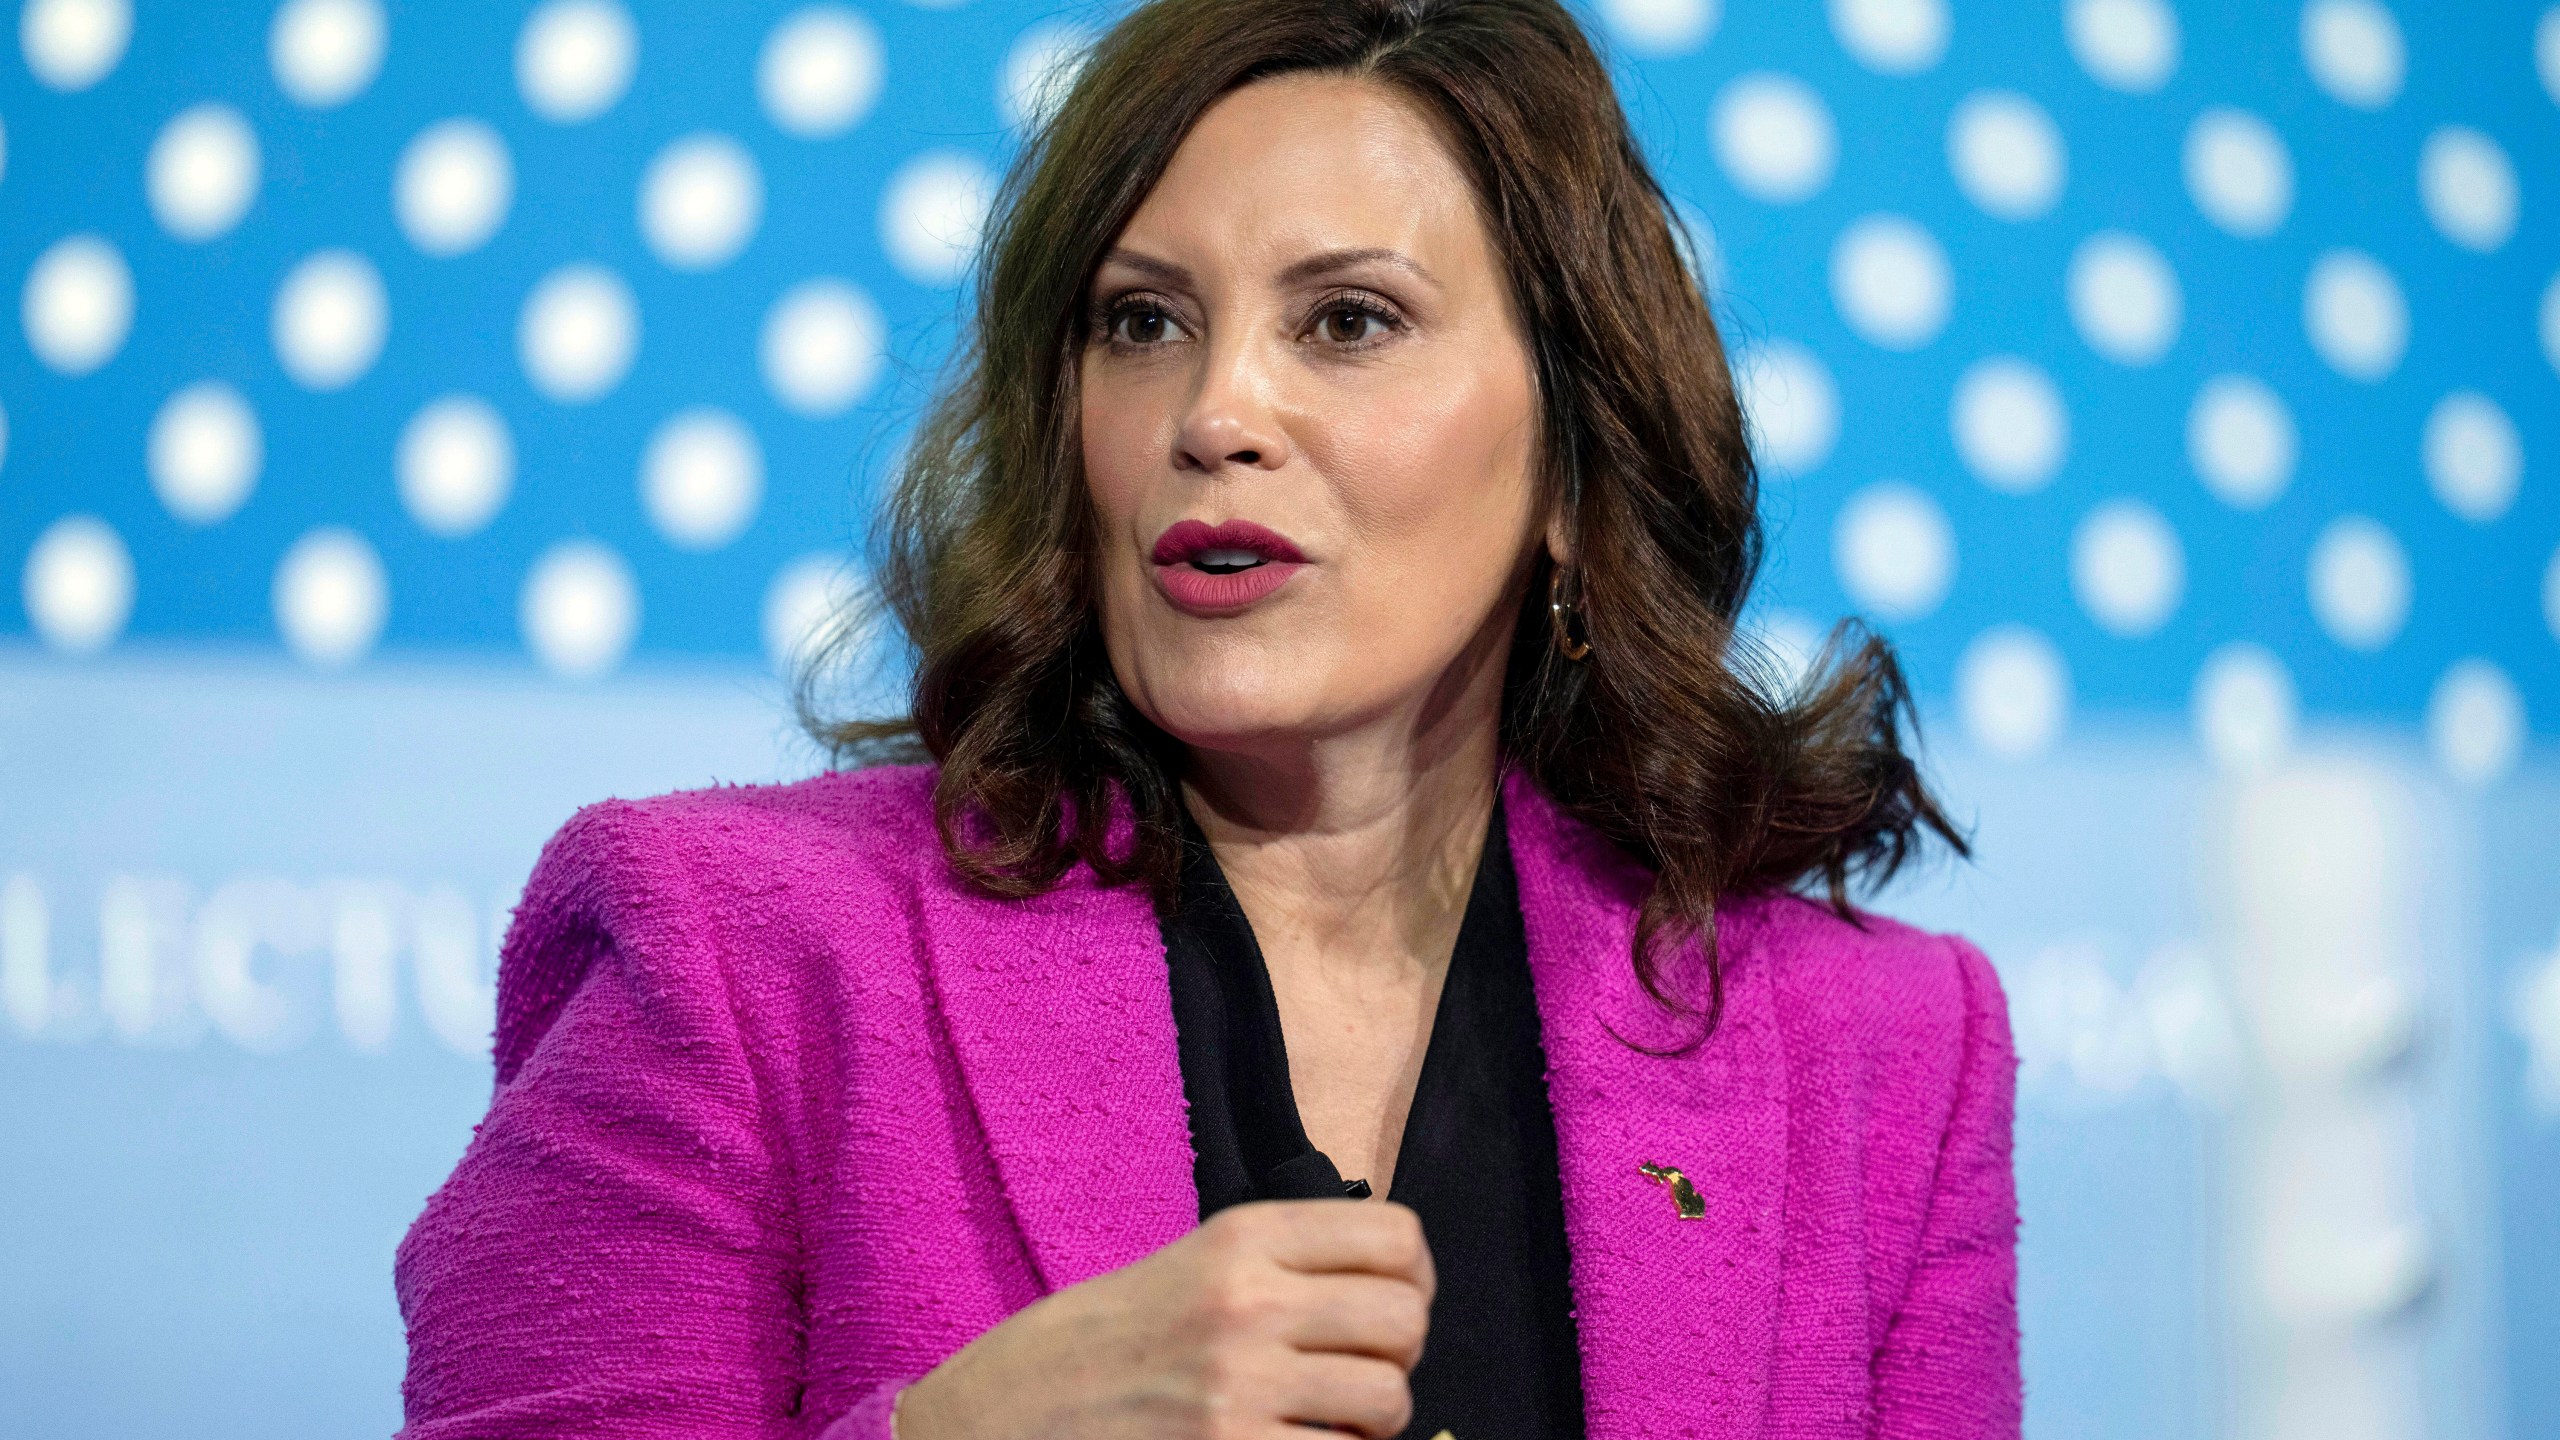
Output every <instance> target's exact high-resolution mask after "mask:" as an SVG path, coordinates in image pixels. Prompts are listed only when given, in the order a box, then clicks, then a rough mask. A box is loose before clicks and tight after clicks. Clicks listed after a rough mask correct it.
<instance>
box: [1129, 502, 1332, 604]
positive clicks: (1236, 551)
mask: <svg viewBox="0 0 2560 1440" xmlns="http://www.w3.org/2000/svg"><path fill="white" fill-rule="evenodd" d="M1148 558H1149V559H1151V560H1153V561H1154V562H1155V567H1156V588H1157V589H1159V590H1161V591H1163V592H1164V597H1165V598H1166V599H1167V600H1170V601H1172V602H1173V603H1174V606H1175V607H1176V608H1177V609H1181V610H1185V611H1188V612H1190V613H1192V614H1194V615H1232V614H1234V613H1236V612H1237V611H1240V610H1243V609H1245V608H1246V607H1248V606H1251V605H1252V604H1254V603H1255V602H1256V601H1259V600H1261V599H1262V598H1263V597H1265V596H1267V595H1269V594H1271V593H1272V592H1273V591H1275V590H1277V589H1279V588H1280V587H1281V586H1283V585H1285V584H1287V583H1289V577H1290V576H1292V575H1295V574H1297V573H1298V572H1299V571H1300V570H1303V569H1305V568H1306V564H1307V557H1306V556H1304V555H1302V554H1300V553H1299V551H1298V547H1297V546H1295V545H1293V544H1291V543H1289V537H1288V536H1286V535H1283V534H1280V533H1279V532H1278V531H1276V530H1270V529H1266V528H1264V527H1263V526H1260V525H1256V524H1254V523H1253V522H1252V521H1250V520H1229V521H1226V522H1225V523H1223V524H1218V525H1211V524H1209V523H1208V522H1206V521H1203V520H1181V521H1177V522H1175V523H1174V524H1173V525H1171V526H1169V527H1167V528H1166V530H1165V532H1164V533H1163V534H1162V535H1159V536H1157V537H1156V545H1155V550H1154V552H1153V553H1152V554H1151V555H1150V556H1149V557H1148Z"/></svg>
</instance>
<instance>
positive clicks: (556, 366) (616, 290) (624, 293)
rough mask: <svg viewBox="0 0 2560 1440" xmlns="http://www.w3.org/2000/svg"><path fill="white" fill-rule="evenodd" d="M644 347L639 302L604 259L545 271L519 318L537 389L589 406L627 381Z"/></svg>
mask: <svg viewBox="0 0 2560 1440" xmlns="http://www.w3.org/2000/svg"><path fill="white" fill-rule="evenodd" d="M639 348H640V307H639V304H638V302H637V301H635V300H633V299H632V298H631V287H630V286H628V285H625V284H623V283H622V277H621V276H619V275H616V274H614V273H613V272H612V271H610V270H607V269H605V268H604V267H603V266H601V265H590V264H584V263H581V264H574V265H563V266H561V267H560V268H559V269H557V270H554V271H552V272H551V273H550V274H548V275H545V276H543V277H542V280H541V282H540V283H539V284H536V285H535V286H534V287H533V293H531V294H529V295H527V296H526V297H525V300H524V310H523V311H522V313H521V314H519V315H518V316H517V319H516V357H517V359H519V360H520V361H522V362H523V364H524V373H525V378H527V379H529V380H531V381H532V382H533V388H534V389H536V390H539V391H541V392H542V393H543V394H544V395H547V396H549V397H550V398H552V399H554V400H557V401H559V402H560V403H561V404H563V405H583V404H585V403H586V402H588V401H590V400H595V399H598V398H600V397H602V396H604V395H606V394H608V393H610V392H611V391H612V390H613V388H614V387H615V386H617V385H620V384H621V383H622V377H624V376H625V375H628V374H630V373H631V360H632V357H633V355H634V354H636V353H637V352H638V350H639Z"/></svg>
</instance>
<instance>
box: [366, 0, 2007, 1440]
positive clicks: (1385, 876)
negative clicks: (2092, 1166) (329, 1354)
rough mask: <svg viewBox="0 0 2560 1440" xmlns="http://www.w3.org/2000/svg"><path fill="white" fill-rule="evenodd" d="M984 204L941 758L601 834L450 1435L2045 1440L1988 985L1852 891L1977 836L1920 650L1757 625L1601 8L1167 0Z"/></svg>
mask: <svg viewBox="0 0 2560 1440" xmlns="http://www.w3.org/2000/svg"><path fill="white" fill-rule="evenodd" d="M990 235H991V238H990V241H989V249H988V260H987V265H988V268H987V271H986V274H985V277H984V283H983V286H982V291H981V301H980V305H981V308H980V312H979V315H978V320H977V326H976V332H975V337H974V349H973V360H974V366H973V368H972V369H970V370H969V371H968V372H966V376H965V379H964V380H963V382H962V383H961V384H959V385H958V386H956V387H955V388H954V389H953V391H952V392H951V393H950V394H949V395H948V396H947V397H946V398H945V400H944V401H943V402H942V404H941V406H940V408H939V409H938V410H937V412H936V413H935V415H934V416H933V418H932V420H931V421H930V423H929V424H928V425H927V427H926V428H925V430H924V431H923V433H922V435H921V437H920V439H919V441H918V443H917V445H916V446H915V447H914V449H913V452H912V458H911V459H910V460H909V462H908V463H907V466H906V469H905V472H904V474H903V476H902V478H901V484H900V487H899V489H898V493H897V497H896V502H895V504H894V505H893V507H892V509H891V510H890V512H889V513H888V515H887V516H886V517H885V521H884V527H883V528H884V532H885V534H886V536H887V537H888V539H889V542H890V547H891V551H892V553H891V555H890V557H889V563H888V564H887V565H886V566H885V576H886V582H885V590H886V593H887V594H888V595H889V597H890V599H891V601H892V602H893V604H894V606H895V609H896V611H897V614H898V616H899V618H900V620H901V621H902V623H903V624H904V626H905V628H906V631H907V634H908V636H909V637H910V639H911V640H912V641H913V643H914V645H915V647H916V649H917V652H918V669H917V675H916V680H915V685H914V691H913V696H912V701H913V711H912V716H911V718H910V719H908V720H905V721H901V722H898V723H896V724H886V723H875V724H847V725H841V726H833V727H825V728H824V733H825V734H827V736H828V737H829V738H830V739H832V740H834V741H835V742H837V743H838V744H839V745H840V746H842V747H844V749H845V750H846V751H848V752H849V753H851V754H854V755H857V756H860V757H863V758H866V759H871V760H875V761H877V760H880V759H882V758H883V756H884V754H885V753H886V752H887V751H891V750H894V749H896V748H897V747H898V746H900V745H902V744H903V745H906V746H908V747H910V748H913V749H920V750H921V751H922V752H923V753H924V754H925V755H926V756H927V757H929V761H928V763H921V764H887V763H874V764H871V765H869V766H868V767H867V768H860V769H854V770H849V771H845V772H841V773H837V774H832V775H828V776H824V777H822V778H819V779H816V780H811V781H807V782H804V783H801V784H796V785H784V786H774V787H748V788H727V789H715V790H710V791H702V792H694V793H688V794H680V795H672V796H667V797H663V798H660V799H656V800H651V801H646V802H642V803H638V804H628V803H622V802H607V803H605V804H601V805H597V806H594V807H592V808H590V809H587V810H585V811H582V812H581V813H580V814H579V815H578V816H577V817H576V818H575V819H574V820H572V821H571V822H570V823H569V824H568V825H567V826H566V827H565V828H564V829H563V830H562V831H561V832H560V834H559V835H558V836H557V837H556V838H555V839H554V840H553V841H552V843H551V844H550V846H549V847H548V849H547V850H546V851H545V853H544V855H543V857H542V860H541V862H540V864H539V865H538V866H537V868H536V870H535V872H534V875H533V877H532V880H531V883H530V885H529V887H528V889H527V891H526V893H525V898H524V901H523V904H522V905H521V907H520V908H519V909H518V911H517V914H516V918H515V922H514V925H513V928H512V930H511V931H510V933H509V936H508V939H507V943H506V946H505V949H504V955H503V965H502V970H501V975H500V984H499V1015H498V1030H497V1041H496V1061H497V1074H498V1088H497V1091H496V1094H495V1096H494V1098H493V1100H492V1102H491V1105H490V1110H489V1115H488V1118H487V1120H486V1121H485V1122H484V1123H483V1124H482V1126H481V1127H480V1129H479V1131H478V1133H477V1134H476V1136H475V1138H474V1139H473V1142H472V1144H471V1147H470V1149H469V1152H468V1153H467V1154H466V1155H465V1156H464V1157H463V1160H462V1162H461V1164H460V1166H459V1168H458V1169H457V1170H456V1171H455V1173H454V1175H453V1177H452V1179H451V1180H450V1181H449V1182H448V1183H447V1184H446V1185H445V1186H444V1188H443V1189H442V1190H441V1191H439V1192H438V1193H437V1195H436V1196H435V1197H434V1198H433V1199H432V1200H431V1201H430V1203H429V1205H428V1207H427V1209H426V1212H425V1213H424V1214H423V1215H422V1216H421V1217H420V1218H419V1220H418V1221H417V1223H416V1225H415V1226H414V1227H413V1228H412V1230H411V1231H410V1233H409V1235H408V1237H407V1239H406V1241H405V1242H404V1243H403V1245H402V1248H401V1253H400V1256H399V1263H398V1283H399V1292H400V1300H401V1305H402V1309H403V1312H404V1314H405V1315H406V1317H407V1320H408V1324H409V1335H410V1346H411V1349H410V1365H409V1375H408V1382H407V1385H406V1387H405V1394H406V1399H407V1404H408V1415H409V1422H410V1423H409V1426H408V1428H407V1430H406V1431H404V1434H406V1435H408V1436H410V1437H414V1440H448V1437H464V1436H517V1435H536V1434H538V1435H607V1434H611V1435H644V1436H656V1435H668V1436H673V1435H687V1436H691V1435H731V1436H784V1435H823V1436H826V1437H829V1440H857V1437H863V1440H878V1437H886V1436H892V1435H894V1436H895V1437H897V1440H943V1437H960V1436H968V1437H1065V1436H1115V1437H1116V1436H1151V1437H1152V1436H1162V1437H1176V1436H1181V1437H1191V1436H1210V1435H1217V1436H1229V1435H1275V1436H1276V1435H1286V1434H1290V1433H1296V1432H1297V1430H1298V1428H1299V1427H1303V1426H1309V1425H1312V1426H1315V1427H1318V1428H1334V1429H1339V1430H1347V1431H1352V1432H1356V1433H1359V1434H1363V1435H1368V1436H1373V1437H1385V1436H1393V1435H1398V1434H1403V1433H1412V1434H1415V1435H1417V1436H1429V1435H1433V1434H1436V1433H1440V1432H1444V1431H1445V1432H1448V1433H1451V1434H1454V1435H1455V1436H1457V1437H1460V1440H1496V1437H1502V1436H1532V1435H1534V1436H1555V1435H1582V1434H1589V1435H1592V1436H1595V1437H1598V1436H1608V1437H1621V1436H1623V1437H1634V1436H1651V1435H1714V1436H1742V1435H1761V1434H1777V1435H1786V1436H1848V1435H1876V1434H1880V1435H1889V1436H1916V1435H1948V1436H1955V1435H1963V1436H1982V1435H1999V1434H2014V1433H2015V1432H2016V1430H2017V1428H2018V1404H2019V1394H2018V1374H2017V1349H2016V1346H2017V1333H2016V1320H2015V1316H2016V1300H2015V1278H2014V1277H2015V1269H2014V1261H2013V1245H2014V1227H2015V1214H2014V1206H2013V1201H2012V1187H2011V1181H2010V1170H2009V1125H2010V1097H2011V1093H2012V1086H2013V1062H2012V1060H2011V1057H2010V1049H2009V1043H2008V1035H2007V1028H2006V1022H2005V1018H2004V1012H2003V1008H2002V1001H2001V997H2000V992H1999V989H1998V985H1997V982H1996V981H1995V979H1994V977H1993V975H1992V972H1991V969H1990V967H1989V966H1988V965H1987V964H1986V963H1985V962H1984V960H1983V958H1982V957H1981V955H1980V954H1979V953H1977V952H1976V951H1974V950H1973V949H1972V948H1971V947H1969V946H1967V945H1966V944H1964V943H1963V942H1962V941H1960V940H1956V939H1953V938H1950V937H1940V936H1933V935H1928V934H1924V933H1921V932H1918V931H1914V930H1910V929H1907V928H1904V927H1901V926H1897V925H1895V924H1893V923H1891V922H1888V921H1884V920H1879V919H1869V918H1865V917H1860V916H1857V915H1856V914H1855V913H1854V912H1853V911H1852V910H1851V909H1850V908H1849V905H1848V902H1847V900H1846V898H1845V894H1846V885H1847V883H1848V881H1849V880H1850V879H1851V878H1853V877H1854V876H1858V875H1860V874H1887V873H1890V872H1891V870H1892V869H1893V867H1894V866H1895V865H1897V864H1898V863H1900V862H1901V861H1902V860H1903V859H1904V857H1905V856H1906V855H1907V854H1908V853H1909V852H1910V851H1911V850H1912V849H1913V847H1914V846H1915V845H1916V844H1917V843H1919V841H1920V840H1921V839H1922V838H1924V836H1925V835H1927V834H1929V833H1935V834H1937V835H1939V836H1941V837H1943V838H1944V839H1945V840H1947V841H1948V842H1949V843H1951V844H1956V841H1955V837H1954V836H1953V835H1952V834H1951V833H1950V832H1949V831H1948V828H1947V826H1946V824H1945V822H1944V820H1943V819H1942V818H1941V817H1940V815H1939V812H1938V810H1937V807H1936V806H1935V804H1934V803H1933V802H1932V800H1931V799H1930V797H1929V795H1928V794H1927V792H1926V791H1925V790H1924V789H1923V787H1922V786H1921V784H1920V782H1919V780H1918V779H1917V776H1916V772H1915V769H1914V767H1913V765H1912V762H1911V761H1910V759H1909V758H1908V757H1907V756H1906V754H1905V753H1904V751H1903V749H1902V746H1901V743H1900V739H1899V729H1898V726H1899V723H1900V722H1901V721H1902V720H1903V719H1905V718H1907V715H1906V712H1907V708H1908V704H1907V701H1906V699H1905V697H1904V693H1903V691H1902V688H1901V682H1900V680H1899V677H1898V675H1897V673H1896V671H1895V669H1894V665H1893V661H1892V659H1891V656H1890V655H1889V653H1888V652H1887V651H1886V650H1885V649H1884V648H1883V647H1882V646H1881V645H1880V644H1878V643H1876V642H1873V641H1868V642H1866V643H1864V644H1860V645H1848V644H1836V645H1835V646H1834V647H1833V650H1832V652H1831V656H1830V658H1829V659H1828V660H1827V662H1826V663H1825V664H1824V666H1823V667H1822V668H1821V669H1820V670H1819V671H1818V673H1817V674H1816V676H1815V677H1814V678H1813V679H1812V680H1810V681H1808V682H1806V683H1804V684H1802V685H1799V686H1796V687H1793V688H1782V687H1779V686H1776V685H1774V684H1772V683H1770V682H1768V681H1767V680H1766V679H1765V677H1764V676H1763V675H1762V672H1761V669H1760V667H1758V666H1756V665H1755V664H1754V663H1753V662H1752V661H1751V660H1750V657H1749V655H1748V652H1747V651H1746V649H1745V648H1744V645H1743V641H1742V640H1741V637H1740V636H1739V635H1738V634H1737V632H1736V630H1735V619H1736V616H1737V614H1738V613H1739V611H1740V609H1741V606H1742V603H1743V600H1744V597H1745V595H1746V594H1747V592H1748V590H1749V587H1750V583H1751V579H1752V573H1753V569H1754V565H1755V562H1756V559H1757V545H1758V532H1757V529H1756V520H1755V499H1756V497H1755V492H1754V483H1753V477H1752V468H1751V460H1750V456H1749V453H1748V450H1747V448H1746V445H1745V441H1744V433H1743V428H1742V421H1741V416H1740V414H1739V412H1738V410H1737V407H1736V404H1735V401H1734V397H1733V392H1732V386H1731V381H1730V378H1729V376H1728V373H1727V370H1726V366H1725V363H1724V359H1723V355H1722V351H1721V347H1720V344H1719V341H1718V339H1717V335H1716V332H1715V329H1714V326H1713V324H1712V322H1711V321H1710V319H1709V316H1708V313H1707V310H1706V307H1705V304H1704V301H1703V299H1702V298H1701V296H1700V293H1699V291H1698V289H1697V287H1696V285H1695V284H1694V282H1693V281H1692V279H1691V278H1690V276H1689V275H1688V273H1687V271H1686V270H1685V269H1684V267H1683V265H1682V261H1681V250H1680V247H1679V246H1678V244H1677V243H1676V241H1675V238H1674V233H1673V230H1672V228H1671V222H1670V220H1669V218H1668V215H1667V211H1666V207H1665V204H1664V201H1663V197H1662V195H1661V193H1660V191H1659V190H1658V189H1657V187H1656V185H1655V183H1654V181H1653V180H1652V178H1651V176H1650V175H1649V173H1648V172H1647V170H1646V168H1645V166H1644V164H1643V161H1642V160H1641V158H1640V157H1639V155H1638V154H1637V152H1636V149H1635V147H1634V145H1633V143H1632V141H1631V139H1630V138H1629V135H1628V133H1627V130H1626V127H1625V123H1624V119H1623V116H1622V115H1621V113H1620V111H1619V109H1618V106H1617V103H1616V100H1615V98H1614V94H1613V92H1612V90H1611V87H1610V83H1609V80H1608V77H1607V74H1606V72H1605V71H1604V70H1603V69H1602V68H1601V66H1600V65H1599V64H1598V62H1597V61H1596V60H1595V58H1594V57H1593V55H1592V53H1591V51H1590V48H1589V46H1588V45H1587V43H1586V41H1585V40H1584V38H1583V37H1582V35H1581V34H1580V33H1579V31H1578V30H1577V29H1576V28H1575V26H1574V23H1573V22H1572V20H1571V19H1570V18H1569V17H1568V16H1567V15H1566V13H1565V12H1564V11H1563V10H1562V9H1561V8H1559V7H1558V6H1557V5H1556V4H1555V3H1554V0H1160V3H1156V4H1152V5H1148V6H1145V7H1143V8H1140V9H1139V10H1137V11H1136V12H1134V13H1133V14H1131V15H1130V16H1129V17H1128V18H1127V19H1126V20H1124V21H1123V22H1122V23H1121V24H1120V25H1119V26H1118V27H1117V28H1116V29H1114V30H1113V31H1112V33H1111V34H1110V35H1109V36H1108V37H1107V38H1106V39H1105V40H1104V41H1103V42H1102V43H1101V45H1100V46H1099V48H1098V49H1097V51H1096V52H1095V54H1094V55H1093V57H1092V59H1091V61H1090V62H1089V64H1088V65H1087V67H1086V69H1085V70H1084V72H1083V74H1082V76H1081V77H1080V79H1079V80H1078V82H1077V84H1076V86H1075V88H1074V90H1073V93H1072V94H1071V96H1069V98H1068V99H1067V100H1066V101H1065V103H1064V105H1063V107H1062V108H1061V109H1060V110H1059V112H1058V113H1057V116H1056V118H1055V119H1054V120H1053V121H1052V122H1051V123H1050V125H1049V126H1048V127H1047V128H1046V129H1045V130H1044V132H1043V133H1042V134H1041V135H1040V136H1038V137H1037V139H1036V140H1035V142H1034V144H1033V145H1032V146H1031V147H1030V149H1029V151H1028V152H1027V153H1026V155H1025V157H1024V158H1023V160H1022V161H1021V163H1020V164H1019V166H1018V167H1017V169H1016V171H1015V173H1014V176H1013V178H1012V180H1011V182H1010V184H1009V188H1008V191H1007V194H1006V197H1005V200H1004V202H1003V203H1002V205H1001V206H1000V207H999V213H998V218H997V221H996V223H995V224H994V226H993V227H992V229H991V232H990ZM1957 848H1958V849H1961V845H1960V844H1957ZM1806 885H1814V886H1818V887H1819V888H1822V889H1824V890H1826V891H1827V893H1828V901H1829V903H1828V905H1827V906H1826V905H1825V904H1822V903H1818V902H1816V901H1815V900H1811V899H1806V898H1801V897H1800V896H1798V895H1797V894H1796V893H1794V892H1795V891H1796V890H1798V889H1799V888H1802V887H1804V886H1806ZM1362 1196H1366V1197H1368V1198H1359V1197H1362ZM1408 1427H1410V1430H1409V1431H1408Z"/></svg>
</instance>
